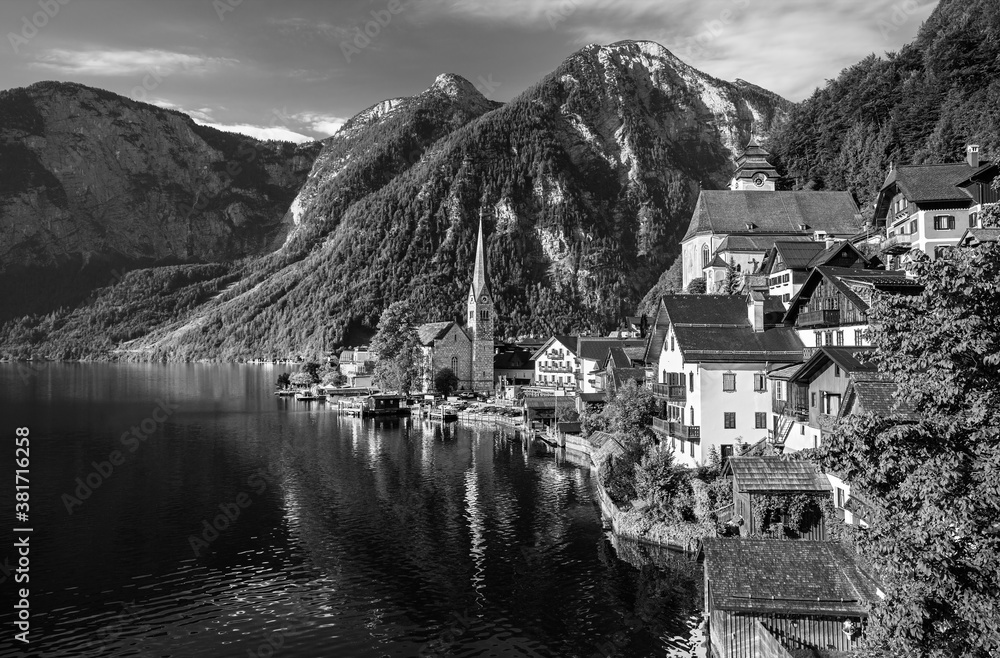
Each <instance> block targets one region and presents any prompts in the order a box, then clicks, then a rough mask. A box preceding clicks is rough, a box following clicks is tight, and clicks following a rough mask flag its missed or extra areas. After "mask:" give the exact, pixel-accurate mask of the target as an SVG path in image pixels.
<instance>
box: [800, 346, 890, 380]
mask: <svg viewBox="0 0 1000 658" xmlns="http://www.w3.org/2000/svg"><path fill="white" fill-rule="evenodd" d="M874 351H875V350H874V349H872V348H871V347H830V346H827V347H818V348H816V351H815V352H813V355H812V356H811V357H809V360H808V361H806V362H805V363H803V364H802V367H801V368H800V369H799V370H798V372H797V373H796V374H795V375H794V376H793V377H791V378H789V381H793V382H809V381H812V380H813V379H815V378H816V376H817V375H819V374H820V373H821V372H823V371H824V370H826V369H827V368H829V367H830V365H831V364H837V365H838V366H840V369H841V370H843V371H844V372H845V376H846V375H847V374H851V373H856V372H875V371H876V370H878V368H877V367H876V366H875V364H874V363H863V362H862V361H861V360H860V359H858V356H859V355H864V354H871V353H872V352H874Z"/></svg>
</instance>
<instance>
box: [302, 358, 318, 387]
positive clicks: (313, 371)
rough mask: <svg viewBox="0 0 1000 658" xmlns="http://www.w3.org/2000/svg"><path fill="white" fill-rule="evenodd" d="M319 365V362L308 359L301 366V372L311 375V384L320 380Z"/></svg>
mask: <svg viewBox="0 0 1000 658" xmlns="http://www.w3.org/2000/svg"><path fill="white" fill-rule="evenodd" d="M319 367H320V366H319V364H318V363H316V362H315V361H309V362H308V363H306V364H305V365H304V366H302V372H304V373H306V374H307V375H309V376H310V377H312V383H313V384H318V383H319V382H320V376H319Z"/></svg>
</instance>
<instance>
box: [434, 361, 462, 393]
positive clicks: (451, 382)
mask: <svg viewBox="0 0 1000 658" xmlns="http://www.w3.org/2000/svg"><path fill="white" fill-rule="evenodd" d="M457 388H458V375H456V374H455V371H454V370H452V369H451V368H441V369H440V370H438V371H437V373H435V375H434V389H435V390H436V391H437V392H438V393H440V394H442V395H444V396H445V397H448V395H449V394H450V393H451V392H452V391H454V390H456V389H457Z"/></svg>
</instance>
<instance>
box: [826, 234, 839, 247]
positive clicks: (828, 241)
mask: <svg viewBox="0 0 1000 658" xmlns="http://www.w3.org/2000/svg"><path fill="white" fill-rule="evenodd" d="M835 244H837V241H836V240H834V239H833V236H832V235H828V236H826V248H827V249H832V248H833V245H835Z"/></svg>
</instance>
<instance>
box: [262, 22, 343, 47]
mask: <svg viewBox="0 0 1000 658" xmlns="http://www.w3.org/2000/svg"><path fill="white" fill-rule="evenodd" d="M267 22H268V24H269V25H271V26H273V27H274V28H275V30H277V32H278V34H280V35H281V36H284V37H294V38H295V39H298V40H301V39H303V38H305V39H307V40H308V39H322V40H324V41H331V42H337V43H339V42H341V41H345V40H348V39H349V38H350V37H351V30H350V28H347V27H342V26H340V25H334V24H333V23H327V22H325V21H315V20H309V19H305V18H272V19H269V20H268V21H267Z"/></svg>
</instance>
